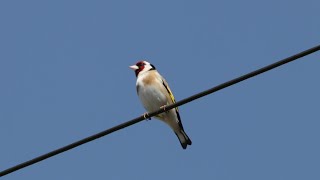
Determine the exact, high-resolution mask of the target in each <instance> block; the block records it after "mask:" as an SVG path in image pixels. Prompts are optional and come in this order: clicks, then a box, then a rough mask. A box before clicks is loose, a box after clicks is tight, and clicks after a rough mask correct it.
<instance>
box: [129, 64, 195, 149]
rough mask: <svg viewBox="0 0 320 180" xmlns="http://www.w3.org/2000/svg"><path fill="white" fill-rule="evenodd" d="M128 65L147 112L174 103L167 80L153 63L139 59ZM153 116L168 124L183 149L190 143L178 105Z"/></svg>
mask: <svg viewBox="0 0 320 180" xmlns="http://www.w3.org/2000/svg"><path fill="white" fill-rule="evenodd" d="M129 67H130V68H131V69H132V70H134V72H135V75H136V78H137V81H136V90H137V94H138V96H139V99H140V101H141V102H142V104H143V106H144V108H145V109H146V110H147V111H148V112H152V111H156V110H159V108H165V107H166V106H168V105H170V104H173V103H175V99H174V96H173V94H172V91H171V89H170V87H169V85H168V83H167V81H166V80H165V79H164V78H163V77H162V76H161V75H160V74H159V72H158V71H157V69H156V68H155V66H154V65H152V64H150V63H149V62H148V61H145V60H140V61H139V62H137V63H136V64H135V65H132V66H129ZM155 118H157V119H159V120H161V121H163V122H165V123H166V124H167V125H169V127H170V128H171V129H172V130H173V132H174V133H175V134H176V136H177V137H178V139H179V141H180V144H181V146H182V148H183V149H186V148H187V146H188V145H191V144H192V141H191V139H190V138H189V137H188V135H187V134H186V132H185V131H184V129H183V126H182V122H181V118H180V114H179V109H178V107H176V108H173V109H170V110H168V111H166V112H163V113H161V114H158V115H156V116H155Z"/></svg>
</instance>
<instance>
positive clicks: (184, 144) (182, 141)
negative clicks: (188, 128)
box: [175, 129, 192, 149]
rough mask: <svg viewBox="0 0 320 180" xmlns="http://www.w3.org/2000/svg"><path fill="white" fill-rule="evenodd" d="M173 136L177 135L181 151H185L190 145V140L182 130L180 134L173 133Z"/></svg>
mask: <svg viewBox="0 0 320 180" xmlns="http://www.w3.org/2000/svg"><path fill="white" fill-rule="evenodd" d="M175 134H176V135H177V137H178V139H179V141H180V144H181V146H182V148H183V149H186V148H187V146H188V145H191V144H192V141H191V139H190V138H189V137H188V135H187V134H186V132H184V130H183V129H182V130H180V132H175Z"/></svg>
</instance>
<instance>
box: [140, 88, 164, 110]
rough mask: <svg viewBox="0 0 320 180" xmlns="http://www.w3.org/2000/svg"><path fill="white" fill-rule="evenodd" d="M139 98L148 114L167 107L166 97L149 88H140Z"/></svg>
mask: <svg viewBox="0 0 320 180" xmlns="http://www.w3.org/2000/svg"><path fill="white" fill-rule="evenodd" d="M139 98H140V100H141V102H142V104H143V106H144V108H145V109H146V110H147V111H148V112H151V111H156V110H159V109H160V107H161V106H163V105H167V100H166V97H165V96H164V95H163V94H162V93H161V92H160V91H159V90H158V89H156V88H153V87H150V86H149V87H144V88H140V90H139Z"/></svg>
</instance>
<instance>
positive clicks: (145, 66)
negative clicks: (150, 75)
mask: <svg viewBox="0 0 320 180" xmlns="http://www.w3.org/2000/svg"><path fill="white" fill-rule="evenodd" d="M129 67H130V68H131V69H132V70H134V72H135V73H136V76H138V75H139V74H142V73H145V72H147V71H150V70H155V69H156V68H155V67H154V66H153V65H152V64H150V63H149V62H147V61H139V62H137V63H136V64H135V65H132V66H129Z"/></svg>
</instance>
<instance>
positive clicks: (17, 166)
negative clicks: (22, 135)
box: [0, 45, 320, 177]
mask: <svg viewBox="0 0 320 180" xmlns="http://www.w3.org/2000/svg"><path fill="white" fill-rule="evenodd" d="M318 50H320V45H318V46H315V47H313V48H310V49H308V50H305V51H303V52H300V53H298V54H295V55H293V56H291V57H288V58H285V59H283V60H280V61H278V62H276V63H273V64H270V65H268V66H265V67H263V68H260V69H258V70H255V71H253V72H250V73H248V74H245V75H243V76H240V77H238V78H235V79H232V80H230V81H227V82H225V83H222V84H220V85H218V86H215V87H213V88H211V89H208V90H205V91H203V92H200V93H198V94H195V95H193V96H190V97H188V98H185V99H183V100H181V101H178V102H176V103H174V104H171V105H168V106H166V107H165V108H161V109H159V110H157V111H153V112H150V113H147V114H145V116H144V115H142V116H140V117H137V118H135V119H132V120H130V121H127V122H125V123H122V124H120V125H118V126H115V127H112V128H110V129H107V130H104V131H102V132H99V133H97V134H94V135H92V136H89V137H86V138H84V139H81V140H79V141H76V142H74V143H72V144H69V145H67V146H64V147H61V148H59V149H56V150H53V151H51V152H49V153H46V154H43V155H41V156H38V157H36V158H34V159H31V160H29V161H26V162H23V163H21V164H18V165H16V166H13V167H11V168H8V169H6V170H4V171H1V172H0V177H2V176H4V175H7V174H10V173H12V172H14V171H17V170H19V169H22V168H25V167H27V166H30V165H32V164H35V163H38V162H40V161H43V160H45V159H48V158H50V157H52V156H55V155H58V154H60V153H62V152H65V151H68V150H70V149H73V148H75V147H78V146H80V145H82V144H85V143H88V142H90V141H93V140H95V139H98V138H101V137H102V136H105V135H107V134H110V133H113V132H115V131H118V130H120V129H123V128H125V127H128V126H131V125H133V124H136V123H138V122H140V121H142V120H144V119H147V118H150V117H153V116H155V115H157V114H160V113H163V112H165V111H168V110H170V109H172V108H175V107H177V106H181V105H183V104H186V103H189V102H191V101H194V100H196V99H198V98H201V97H204V96H206V95H209V94H211V93H213V92H216V91H219V90H221V89H224V88H226V87H229V86H231V85H234V84H236V83H239V82H241V81H244V80H246V79H249V78H251V77H254V76H256V75H259V74H261V73H264V72H266V71H269V70H271V69H274V68H276V67H279V66H281V65H284V64H286V63H289V62H291V61H294V60H297V59H299V58H301V57H304V56H306V55H309V54H311V53H314V52H316V51H318Z"/></svg>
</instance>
